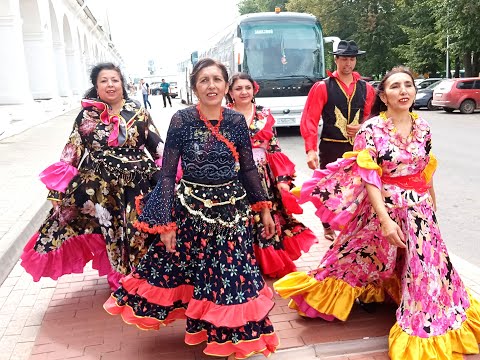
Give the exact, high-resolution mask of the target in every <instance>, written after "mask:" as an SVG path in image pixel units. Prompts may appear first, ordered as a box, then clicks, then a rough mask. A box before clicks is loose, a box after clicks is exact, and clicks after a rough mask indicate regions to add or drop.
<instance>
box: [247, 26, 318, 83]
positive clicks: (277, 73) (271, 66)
mask: <svg viewBox="0 0 480 360" xmlns="http://www.w3.org/2000/svg"><path fill="white" fill-rule="evenodd" d="M240 29H241V33H242V38H243V42H244V44H245V59H244V69H245V71H246V72H248V73H249V74H250V75H251V76H252V77H253V78H254V79H259V80H260V79H276V78H284V77H296V76H299V77H309V78H317V79H318V78H323V77H324V64H323V39H322V34H321V30H320V27H319V25H318V24H315V23H310V22H309V23H306V22H298V21H289V22H285V23H278V22H272V21H264V22H262V21H257V22H254V23H253V22H251V23H250V22H247V23H243V24H241V25H240Z"/></svg>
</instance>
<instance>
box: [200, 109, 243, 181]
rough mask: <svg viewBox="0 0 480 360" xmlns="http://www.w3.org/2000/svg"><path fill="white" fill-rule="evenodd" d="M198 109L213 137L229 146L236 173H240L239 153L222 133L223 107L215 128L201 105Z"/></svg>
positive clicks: (201, 118)
mask: <svg viewBox="0 0 480 360" xmlns="http://www.w3.org/2000/svg"><path fill="white" fill-rule="evenodd" d="M196 108H197V111H198V115H199V116H200V120H202V121H203V123H204V124H205V126H206V127H207V129H208V130H209V131H210V132H211V133H212V135H213V136H215V137H216V138H217V140H219V141H221V142H223V143H224V144H225V145H227V147H228V149H229V150H230V151H231V153H232V155H233V157H234V159H235V171H237V172H238V171H239V170H240V161H239V156H238V151H237V149H236V148H235V145H234V144H233V143H232V142H231V141H230V140H228V139H227V138H226V137H225V136H223V135H222V134H221V133H220V124H221V123H222V120H223V107H222V108H221V109H220V115H219V116H218V122H217V124H216V125H215V126H213V125H212V123H211V122H210V121H209V120H208V119H207V118H206V116H205V115H203V113H202V112H201V111H200V105H197V106H196Z"/></svg>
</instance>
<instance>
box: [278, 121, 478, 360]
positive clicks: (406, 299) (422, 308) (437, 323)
mask: <svg viewBox="0 0 480 360" xmlns="http://www.w3.org/2000/svg"><path fill="white" fill-rule="evenodd" d="M354 150H355V151H362V150H363V151H364V150H367V151H368V153H370V155H371V157H372V160H373V161H374V162H375V163H376V164H378V165H379V167H380V170H379V171H376V170H369V169H365V168H360V167H359V166H358V164H359V161H358V159H357V161H355V158H348V159H347V158H345V159H340V160H338V161H337V162H336V163H334V164H331V165H329V166H328V167H327V170H326V171H324V172H323V173H322V174H321V175H319V176H318V178H317V179H313V180H312V184H313V185H312V189H313V190H312V191H311V193H310V195H309V196H310V199H311V200H312V202H313V203H314V204H315V205H316V206H317V208H318V211H317V214H319V216H321V218H322V220H326V219H334V220H337V222H336V223H337V224H338V229H341V232H340V235H339V236H338V239H337V240H336V241H335V243H334V244H332V246H331V247H330V249H329V250H328V251H327V252H326V254H325V256H324V257H323V259H322V260H321V263H320V266H319V268H318V269H316V270H314V271H312V272H310V274H309V276H310V278H313V279H315V280H316V284H317V285H315V286H313V287H312V286H310V288H307V286H305V288H304V289H303V290H299V291H296V292H295V293H294V291H293V288H292V282H294V280H293V278H295V276H296V275H293V276H292V278H290V279H287V277H288V276H287V277H285V278H284V279H281V280H279V281H278V282H277V283H275V284H274V287H275V289H276V290H277V291H279V292H281V293H282V294H283V295H285V296H291V297H292V298H293V300H294V303H295V304H294V307H295V308H296V309H298V310H299V311H301V312H302V313H303V314H306V315H307V316H311V317H316V316H319V317H322V318H326V319H331V317H332V315H333V316H335V317H337V318H340V319H342V320H345V319H346V317H347V316H348V312H349V311H350V309H351V306H352V305H353V301H352V300H353V299H351V298H350V300H349V301H345V304H347V305H345V306H346V308H344V309H341V310H338V309H337V310H335V311H331V310H332V309H334V308H335V306H334V304H335V303H336V301H340V300H342V301H343V300H345V298H346V296H347V295H345V294H346V293H347V292H348V293H349V294H350V293H352V294H354V297H357V298H360V299H361V300H362V301H365V302H370V301H383V299H384V298H385V296H387V295H389V296H390V297H391V298H392V299H393V300H394V301H396V302H397V303H398V305H399V306H398V309H397V312H396V316H397V325H396V326H399V327H400V328H401V329H402V331H403V332H404V333H406V334H407V335H408V336H413V337H418V338H425V339H427V338H432V337H436V336H443V335H446V334H447V333H449V332H451V331H455V330H459V329H461V328H462V326H465V323H466V321H468V319H467V311H468V309H469V308H470V299H469V296H468V294H467V291H466V289H465V287H464V285H463V283H462V281H461V279H460V277H459V275H458V273H457V272H456V271H455V269H454V268H453V266H452V263H451V262H450V258H449V256H448V252H447V249H446V247H445V244H444V242H443V240H442V237H441V234H440V230H439V226H438V223H437V218H436V216H435V211H434V208H433V202H432V198H431V196H430V195H429V193H428V192H425V193H420V192H417V191H415V190H412V189H408V190H406V189H403V188H401V187H399V186H397V185H393V184H382V183H381V182H380V181H379V180H381V178H379V173H380V174H382V177H385V176H387V177H397V176H408V175H415V174H418V173H419V172H422V171H424V169H425V168H426V166H427V164H428V163H429V161H430V156H431V153H430V151H431V134H430V128H429V126H428V124H427V122H426V121H425V120H423V119H422V118H419V117H418V116H416V115H415V114H412V131H411V133H410V135H409V136H408V137H406V138H402V136H401V135H400V134H399V133H398V132H397V131H396V129H395V126H394V124H393V122H392V120H391V119H387V118H386V117H385V115H384V114H381V115H380V116H377V117H375V118H372V119H370V120H368V121H366V122H365V123H364V124H363V125H362V127H361V129H360V131H359V132H358V134H357V137H356V139H355V144H354ZM365 181H367V182H370V183H372V184H380V190H381V193H382V196H383V198H384V202H385V205H386V207H387V210H388V213H389V215H390V217H391V218H392V219H393V220H394V221H395V222H396V223H397V224H398V225H399V226H400V228H401V229H402V232H403V234H404V235H405V239H406V245H407V248H406V249H405V250H404V249H399V248H397V247H394V246H392V245H390V243H389V242H388V241H387V240H386V239H385V238H384V237H382V235H381V228H380V223H379V220H378V218H377V216H376V213H375V212H374V210H373V208H372V206H371V204H370V202H369V200H368V196H367V194H366V190H365ZM302 191H303V190H302ZM308 192H310V190H308ZM339 219H340V221H338V220H339ZM297 278H300V277H298V276H297ZM302 281H305V284H307V283H308V280H302ZM332 281H333V282H332ZM345 283H346V284H348V286H349V290H348V291H347V290H345V288H342V289H343V290H342V291H338V292H337V293H336V295H335V296H333V295H332V292H333V291H334V289H333V288H332V286H334V287H335V288H337V287H338V286H340V284H345ZM309 284H310V285H311V283H309ZM322 284H334V285H332V286H325V287H323V288H322ZM296 285H298V284H296ZM289 288H292V291H290V290H289ZM300 288H301V286H300ZM312 288H316V289H317V290H312ZM297 290H298V288H297ZM347 297H348V296H347ZM327 298H328V299H330V300H326V299H327ZM322 301H326V302H327V303H328V304H326V305H325V303H323V304H322ZM329 309H330V310H329ZM470 310H472V309H471V308H470ZM474 310H475V311H476V315H475V316H476V317H478V316H479V314H478V311H479V309H474ZM471 321H478V320H471ZM467 327H469V325H467ZM392 331H393V330H392ZM469 331H470V330H469ZM393 333H395V334H396V332H393ZM393 333H392V334H393ZM392 334H391V338H390V348H391V349H393V348H396V347H397V346H398V348H400V344H399V342H397V340H398V338H397V337H396V336H397V335H395V336H393V337H392ZM478 335H479V334H477V338H479V337H478ZM466 336H470V335H466ZM452 337H453V335H452ZM442 341H443V340H442ZM448 341H449V340H448ZM420 346H423V345H420ZM452 346H453V345H452ZM457 350H458V349H457ZM418 351H419V352H418V353H417V356H419V357H418V359H422V357H421V356H420V355H419V354H421V353H422V352H423V351H426V350H422V349H420V350H418ZM450 351H452V350H450ZM454 351H455V350H454ZM477 351H478V348H477ZM412 353H413V351H412ZM390 355H391V356H392V350H391V352H390ZM395 356H397V357H395ZM395 356H392V358H399V359H400V358H401V357H398V356H400V355H399V354H397V355H395ZM402 356H403V355H402ZM435 358H437V357H435ZM449 358H450V357H449ZM412 359H414V358H412ZM415 359H416V358H415Z"/></svg>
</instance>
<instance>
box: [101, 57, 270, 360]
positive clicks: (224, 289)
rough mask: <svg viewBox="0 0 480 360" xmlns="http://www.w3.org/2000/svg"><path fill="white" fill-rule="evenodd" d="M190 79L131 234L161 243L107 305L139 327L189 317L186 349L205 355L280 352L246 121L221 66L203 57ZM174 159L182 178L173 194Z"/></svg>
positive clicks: (263, 207)
mask: <svg viewBox="0 0 480 360" xmlns="http://www.w3.org/2000/svg"><path fill="white" fill-rule="evenodd" d="M190 81H191V84H192V87H193V88H194V89H195V94H196V96H197V98H198V100H199V103H198V105H197V106H195V107H190V108H187V109H184V110H180V111H178V112H177V113H176V114H175V115H174V116H173V118H172V120H171V123H170V128H169V131H168V135H167V139H166V145H165V151H164V159H163V165H162V170H161V176H160V180H159V182H158V184H157V187H156V188H155V190H154V191H153V192H152V193H150V194H149V195H148V196H147V197H146V198H145V199H139V201H138V202H137V203H138V206H139V207H140V208H141V209H139V211H141V215H140V217H139V220H138V222H137V223H136V224H135V225H136V227H137V228H139V229H141V230H142V231H144V232H147V233H153V234H160V241H159V242H158V243H157V244H155V245H152V246H151V247H150V249H149V251H148V253H147V255H146V256H145V257H144V258H143V259H142V260H141V262H140V264H139V265H138V267H137V268H136V271H134V272H133V273H132V274H131V275H129V276H128V277H126V278H124V279H123V280H122V287H121V288H120V289H119V290H117V291H116V292H115V293H113V294H112V296H111V297H110V299H109V300H108V301H107V302H106V303H105V305H104V307H105V309H106V310H107V311H108V312H109V313H111V314H121V315H122V317H123V319H124V321H125V322H127V323H130V324H135V325H137V326H138V327H139V328H142V329H159V328H160V326H161V325H167V324H169V323H171V322H173V321H174V320H176V319H186V320H187V324H186V334H185V342H186V343H187V344H189V345H196V344H199V343H201V342H204V341H206V342H207V346H206V348H205V350H204V352H205V353H206V354H208V355H213V356H228V358H229V359H244V358H246V357H248V356H250V355H253V354H255V353H263V354H264V355H265V356H268V355H269V354H270V353H272V352H274V351H275V349H276V348H277V346H278V338H277V336H276V334H275V332H274V329H273V326H272V323H271V322H270V320H269V319H268V313H269V312H270V310H271V309H272V307H273V305H274V303H273V301H272V295H273V294H272V290H271V289H270V288H269V287H268V286H266V284H265V282H264V280H263V278H262V276H261V273H260V270H259V268H258V264H257V261H256V259H255V255H254V252H253V245H252V236H251V225H252V216H251V211H252V209H253V210H255V211H259V212H260V213H261V216H262V222H263V224H264V227H265V230H264V231H265V236H266V237H271V236H272V235H273V233H274V223H273V220H272V218H271V216H270V211H269V207H271V203H270V202H269V201H266V194H265V192H264V190H263V188H262V185H261V182H260V178H259V175H258V172H257V167H256V166H255V162H254V160H253V157H252V148H251V142H250V137H249V133H248V128H247V125H246V121H245V118H244V116H243V115H241V114H239V113H237V112H235V111H233V110H230V109H226V108H223V107H222V106H221V102H222V98H223V97H224V96H225V94H226V92H227V91H228V74H227V70H226V68H225V67H224V66H223V65H222V64H220V63H218V62H216V61H214V60H212V59H202V60H200V61H199V62H198V63H197V64H196V65H195V67H194V69H193V72H192V75H191V78H190ZM180 158H181V160H182V161H181V163H182V170H183V177H182V179H181V180H180V182H179V184H178V186H176V185H175V175H176V171H177V164H178V162H179V160H180ZM143 204H145V205H144V206H143ZM142 207H143V208H142Z"/></svg>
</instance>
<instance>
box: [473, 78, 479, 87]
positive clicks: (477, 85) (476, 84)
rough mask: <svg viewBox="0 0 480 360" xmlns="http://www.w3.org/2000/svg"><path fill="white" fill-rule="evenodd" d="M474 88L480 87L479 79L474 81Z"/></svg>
mask: <svg viewBox="0 0 480 360" xmlns="http://www.w3.org/2000/svg"><path fill="white" fill-rule="evenodd" d="M473 88H474V89H480V80H477V81H475V86H474V87H473Z"/></svg>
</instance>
